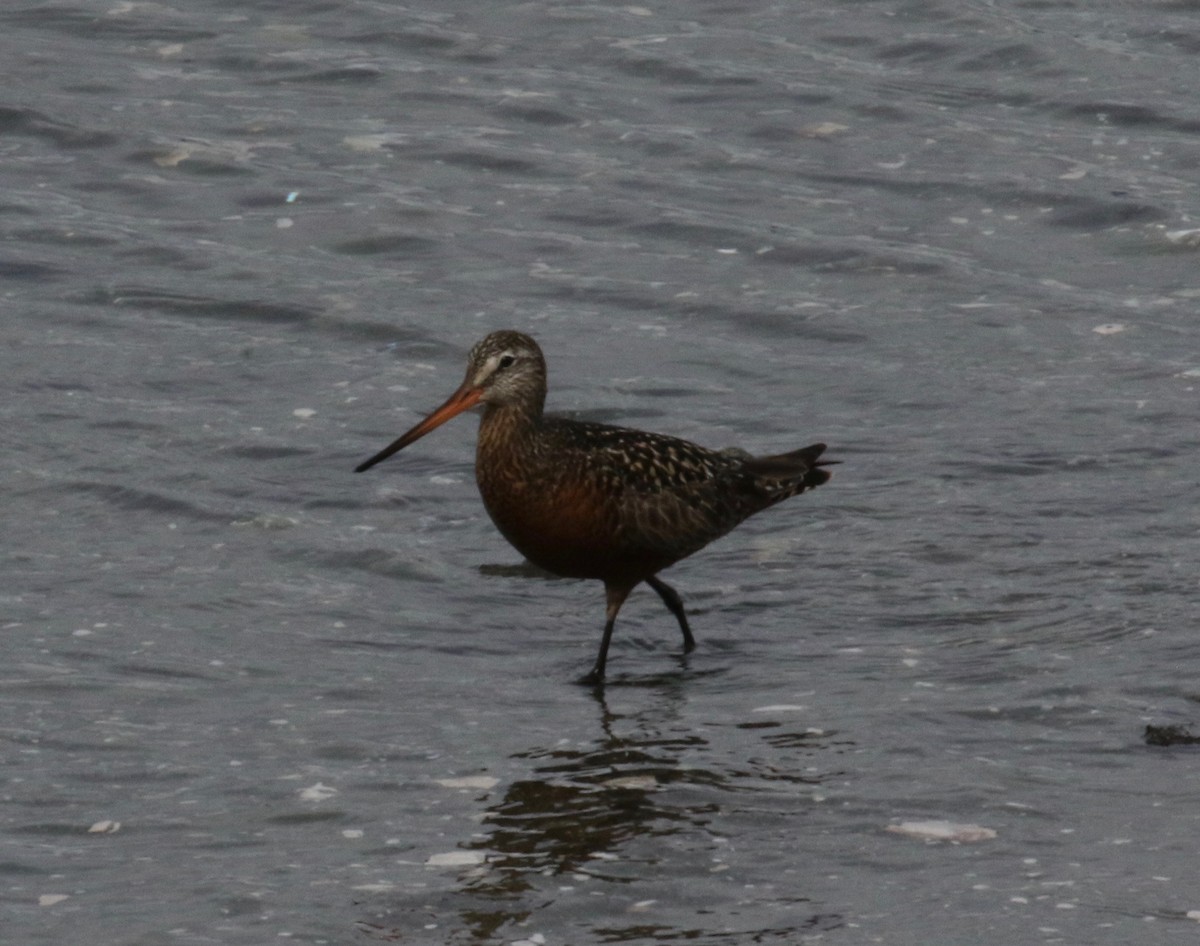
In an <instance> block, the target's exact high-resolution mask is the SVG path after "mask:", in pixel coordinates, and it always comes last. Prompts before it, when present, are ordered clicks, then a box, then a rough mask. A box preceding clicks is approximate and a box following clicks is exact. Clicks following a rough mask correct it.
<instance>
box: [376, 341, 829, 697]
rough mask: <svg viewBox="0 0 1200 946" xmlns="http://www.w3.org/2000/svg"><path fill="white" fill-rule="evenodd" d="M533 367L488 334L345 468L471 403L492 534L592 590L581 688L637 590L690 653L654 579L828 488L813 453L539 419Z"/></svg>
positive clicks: (678, 611)
mask: <svg viewBox="0 0 1200 946" xmlns="http://www.w3.org/2000/svg"><path fill="white" fill-rule="evenodd" d="M546 377H547V376H546V359H545V356H544V355H543V354H542V350H541V348H540V347H539V346H538V343H537V342H536V341H534V340H533V339H532V338H531V337H530V336H528V335H526V334H524V333H522V332H517V331H511V330H504V331H496V332H492V333H491V334H489V335H488V336H487V337H485V338H484V339H483V340H482V341H480V342H479V343H478V344H476V345H475V346H474V347H473V348H472V349H471V352H470V354H469V356H468V358H467V372H466V377H465V378H464V379H463V382H462V384H461V385H460V386H459V387H458V390H456V391H455V392H454V393H453V394H451V395H450V397H449V398H448V399H447V400H446V401H445V403H443V404H442V405H441V406H440V407H438V408H437V409H435V410H434V411H432V412H431V413H430V414H429V415H428V416H427V417H426V418H425V419H424V420H422V421H421V422H420V423H419V424H417V425H416V426H415V427H413V428H412V429H411V430H409V431H408V432H407V433H405V434H403V435H402V436H400V437H399V438H397V439H396V440H394V441H393V442H392V443H391V444H389V445H388V446H386V447H384V448H383V449H382V450H380V451H379V452H378V453H376V454H375V455H374V456H372V457H371V458H370V459H368V460H365V461H363V462H362V463H360V464H359V465H358V466H357V467H355V472H356V473H362V472H363V471H365V470H368V469H370V468H371V467H373V466H375V464H377V463H379V462H381V461H383V460H386V459H387V458H388V457H390V456H392V455H393V454H395V453H397V452H398V451H400V450H403V449H404V448H405V447H407V446H408V445H409V444H411V443H413V442H414V441H416V440H419V439H420V438H421V437H424V436H425V435H426V434H428V433H429V432H430V431H432V430H434V429H435V428H437V427H440V426H441V425H442V424H444V423H445V422H446V421H448V420H450V419H451V418H453V417H455V416H457V415H459V414H461V413H463V412H464V411H467V410H470V409H471V408H474V407H477V406H480V405H481V406H482V417H481V419H480V423H479V435H478V441H477V445H476V453H475V478H476V481H477V483H478V486H479V493H480V495H481V497H482V498H483V505H484V507H485V508H486V509H487V512H488V515H489V516H490V517H491V519H492V522H493V523H495V525H496V528H497V529H499V531H500V533H501V534H502V535H503V536H504V538H505V539H507V540H508V541H509V543H510V544H512V546H513V547H514V548H516V550H517V551H518V552H520V553H521V554H522V555H524V556H525V558H526V559H528V560H529V561H530V562H532V563H533V564H534V565H537V566H538V567H540V568H542V569H544V570H545V571H548V572H551V573H553V574H555V575H561V576H565V577H568V578H587V579H598V580H600V581H602V582H603V583H604V590H605V600H606V609H605V624H604V632H603V636H602V637H601V640H600V650H599V653H598V654H597V655H596V661H595V663H594V664H593V666H592V668H591V670H590V671H588V673H587V674H585V675H584V676H583V677H582V678H581V679H580V680H579V682H580V683H583V684H589V685H593V686H601V685H602V684H603V682H604V678H605V669H606V664H607V659H608V649H609V644H610V643H611V642H612V636H613V628H614V626H615V624H616V619H617V613H618V612H619V611H620V609H621V605H622V604H624V603H625V599H626V598H627V597H628V596H629V593H630V592H631V591H632V590H633V589H634V588H635V587H636V586H638V585H639V584H641V583H643V582H645V583H646V584H647V585H649V586H650V588H651V589H653V590H654V591H655V592H656V593H657V594H658V596H659V598H661V599H662V601H663V604H665V605H666V607H667V609H668V610H669V611H670V612H671V614H673V615H674V616H675V619H676V620H677V621H678V622H679V629H680V631H682V633H683V648H684V652H685V653H687V652H690V651H691V650H693V649H694V648H695V646H696V641H695V637H694V636H693V635H692V630H691V627H690V626H689V624H688V619H687V613H686V611H685V610H684V606H683V599H682V598H681V597H680V596H679V593H678V592H676V591H675V589H674V588H672V587H671V586H670V585H668V584H667V583H666V582H664V581H663V580H662V579H661V578H660V577H658V575H659V572H661V571H662V570H663V569H665V568H667V567H668V566H670V565H674V564H675V563H676V562H678V561H680V560H681V559H684V558H687V557H688V556H689V555H692V554H693V553H695V552H698V551H699V550H700V549H702V548H703V547H704V546H706V545H708V544H709V543H710V542H712V541H713V540H714V539H717V538H720V537H721V536H723V535H725V534H726V533H727V532H729V531H730V530H732V529H733V528H734V527H735V526H737V525H738V524H739V523H741V522H742V521H743V520H745V519H746V518H748V517H749V516H752V515H754V514H755V513H757V512H760V511H761V510H763V509H767V508H768V507H770V506H774V505H775V504H776V503H780V502H782V501H783V500H785V499H789V498H790V497H792V496H797V495H799V494H800V493H803V492H805V491H806V490H810V489H813V488H814V487H817V486H820V485H821V484H822V483H825V482H826V481H828V479H829V477H830V472H829V470H828V469H826V468H827V467H828V466H830V465H831V464H832V463H836V462H837V461H832V460H822V459H821V455H822V454H823V453H824V452H825V444H823V443H814V444H812V445H810V446H807V447H802V448H801V449H799V450H793V451H791V452H790V453H781V454H776V455H772V456H753V455H751V454H750V453H748V452H746V451H744V450H739V449H734V448H731V449H725V450H710V449H707V448H705V447H701V446H698V445H697V444H694V443H691V442H690V441H687V440H681V439H679V438H677V437H671V436H667V435H664V434H658V433H650V432H647V431H642V430H635V429H633V428H629V427H618V426H612V425H609V424H599V423H592V422H588V421H582V420H576V419H573V418H566V417H559V416H555V415H552V414H547V413H545V411H544V407H545V402H546V391H547V386H546Z"/></svg>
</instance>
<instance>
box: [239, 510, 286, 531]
mask: <svg viewBox="0 0 1200 946" xmlns="http://www.w3.org/2000/svg"><path fill="white" fill-rule="evenodd" d="M233 525H235V526H239V527H245V526H255V527H256V528H259V529H272V530H273V529H290V528H292V527H293V526H298V525H300V520H299V519H293V518H292V517H291V516H280V515H276V514H274V513H269V512H264V513H261V514H260V515H257V516H255V517H254V518H253V519H235V520H234V521H233Z"/></svg>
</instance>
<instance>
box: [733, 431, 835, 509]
mask: <svg viewBox="0 0 1200 946" xmlns="http://www.w3.org/2000/svg"><path fill="white" fill-rule="evenodd" d="M824 452H825V444H823V443H814V444H812V445H811V446H808V447H801V448H800V449H799V450H793V451H792V452H791V453H779V454H776V455H775V456H771V457H751V458H750V459H749V460H747V461H746V469H747V470H748V471H749V472H750V473H753V474H754V475H755V476H756V477H761V478H762V479H765V480H774V481H776V482H778V483H783V484H789V485H791V486H792V487H793V489H792V491H790V492H789V493H788V495H792V496H794V495H795V494H796V493H800V492H803V491H804V490H806V489H812V488H813V487H815V486H820V485H821V484H822V483H825V482H827V481H828V480H829V477H830V476H831V475H832V474H830V472H829V471H828V470H825V469H823V467H827V466H832V465H833V464H835V463H837V462H839V461H837V460H822V459H820V456H821V454H822V453H824Z"/></svg>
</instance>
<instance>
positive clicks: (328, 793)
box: [300, 782, 338, 801]
mask: <svg viewBox="0 0 1200 946" xmlns="http://www.w3.org/2000/svg"><path fill="white" fill-rule="evenodd" d="M337 793H338V791H337V789H336V788H330V787H329V786H328V785H322V784H321V783H320V782H317V784H316V785H310V786H308V788H302V789H300V800H301V801H324V800H325V799H326V798H332V797H333V796H334V795H336V794H337Z"/></svg>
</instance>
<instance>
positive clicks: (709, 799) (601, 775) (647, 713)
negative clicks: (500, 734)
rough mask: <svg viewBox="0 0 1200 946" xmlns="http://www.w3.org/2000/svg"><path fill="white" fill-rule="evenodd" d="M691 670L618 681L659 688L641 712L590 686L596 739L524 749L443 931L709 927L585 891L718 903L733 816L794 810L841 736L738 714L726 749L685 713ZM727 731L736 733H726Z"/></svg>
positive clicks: (666, 935)
mask: <svg viewBox="0 0 1200 946" xmlns="http://www.w3.org/2000/svg"><path fill="white" fill-rule="evenodd" d="M685 678H686V679H688V680H689V681H690V680H692V677H691V675H690V674H688V675H684V674H663V675H661V676H660V677H659V678H658V681H657V683H656V684H655V685H653V686H650V685H648V684H649V681H648V680H645V679H643V680H641V681H639V683H640V686H639V688H638V689H637V690H629V689H624V688H622V689H621V690H620V691H618V690H616V689H615V688H610V691H609V695H615V694H616V693H617V692H621V693H622V694H623V697H622V700H623V702H625V701H627V697H628V696H629V694H630V693H631V692H632V693H641V692H649V693H650V694H651V700H650V701H649V702H650V705H649V706H647V707H645V708H643V709H641V710H637V711H632V712H615V711H613V710H612V709H611V708H610V705H609V700H608V696H606V695H605V691H599V690H598V691H595V692H589V698H591V699H594V700H595V703H596V707H597V711H598V729H599V735H598V738H597V739H596V740H595V741H594V742H593V743H592V744H591V745H585V746H574V745H554V746H551V747H533V748H530V749H528V750H526V751H524V752H521V753H519V754H517V755H516V756H514V758H518V759H521V760H525V761H527V762H528V763H529V764H530V771H529V776H528V777H527V778H523V779H520V780H518V781H514V782H512V783H511V784H509V785H508V787H507V789H505V791H504V793H503V795H502V796H501V797H500V798H498V799H496V800H495V801H494V802H493V803H492V804H489V805H488V806H487V807H486V808H485V809H484V813H483V818H482V821H481V831H480V834H479V835H478V836H477V837H476V838H474V839H472V840H470V841H468V842H466V843H464V844H462V845H461V848H462V849H463V850H468V851H478V852H479V853H480V854H481V855H483V862H482V863H481V864H479V865H478V866H475V867H471V868H469V869H467V870H465V871H464V873H463V874H461V875H460V877H459V880H458V883H457V885H456V886H455V889H454V890H453V891H451V892H446V893H444V894H442V895H441V896H440V897H439V898H438V904H437V907H436V913H437V915H438V917H439V922H438V928H439V929H442V930H445V929H446V928H447V924H449V925H452V926H454V927H455V928H456V929H457V933H456V936H458V937H459V939H455V940H454V942H459V941H461V942H464V943H484V942H493V941H504V942H508V941H510V940H515V941H520V940H521V936H520V932H521V929H522V928H523V925H524V924H527V923H533V921H534V920H536V921H537V922H538V923H546V922H548V921H549V916H548V914H554V913H558V912H565V913H567V914H570V915H572V916H574V918H575V922H579V921H580V920H579V917H578V916H577V915H575V913H574V910H578V909H587V910H588V912H589V914H594V915H596V916H599V915H603V916H605V918H606V922H608V923H617V924H621V923H625V924H627V925H628V924H631V923H632V924H634V925H632V926H628V928H626V927H624V926H623V927H621V929H619V930H618V929H616V928H613V927H609V928H606V930H605V931H604V936H605V938H606V941H607V939H609V938H611V939H612V940H613V941H618V940H621V939H627V938H628V934H629V933H630V931H631V930H633V929H634V928H635V927H636V929H637V930H640V933H639V936H644V938H645V939H647V940H649V941H655V940H656V939H662V940H663V941H664V942H665V941H668V940H675V939H678V938H681V937H682V938H693V937H695V936H696V935H699V934H701V933H702V932H703V931H699V930H687V929H681V928H677V927H669V928H662V929H658V928H657V927H654V928H653V929H652V928H651V927H643V926H640V925H637V924H636V920H637V919H638V918H637V917H636V916H635V915H627V909H626V906H627V905H626V906H622V907H619V908H616V909H609V908H601V909H599V910H598V911H597V909H596V904H597V901H594V900H592V899H590V897H589V899H588V900H583V899H582V897H583V896H584V895H585V894H587V895H591V894H604V895H608V896H612V895H617V896H619V897H621V898H622V901H626V900H628V901H630V902H634V903H636V902H638V901H642V900H644V899H646V898H648V897H649V898H654V897H656V896H657V897H658V898H660V899H663V900H666V899H674V898H679V900H680V902H679V903H678V904H677V906H678V908H683V909H688V907H689V905H691V907H692V908H693V912H694V913H695V914H696V915H697V916H700V915H703V914H705V913H708V912H710V907H711V902H709V901H708V900H707V899H706V898H707V897H710V896H711V893H712V888H711V886H710V884H709V881H708V878H709V877H711V876H712V875H713V873H714V872H715V871H718V870H720V869H721V868H720V866H719V865H715V866H714V860H713V854H712V852H713V851H714V850H716V849H718V848H719V847H720V844H721V843H722V842H723V841H724V840H725V838H724V837H723V832H722V826H723V825H724V826H727V825H728V822H729V819H730V818H736V817H760V818H761V817H763V815H762V814H760V812H766V814H765V817H771V816H772V813H771V812H770V810H769V806H770V804H771V802H772V801H775V802H781V801H782V802H785V803H786V805H787V807H788V811H787V816H788V817H789V818H791V817H793V816H794V814H795V812H796V810H797V808H798V802H800V801H802V799H803V787H804V786H817V785H819V784H821V783H822V782H823V781H825V780H826V779H829V778H831V777H834V776H835V775H837V774H840V773H837V772H826V773H823V774H820V775H814V774H813V773H812V766H811V765H810V764H809V763H810V762H811V759H812V757H820V756H821V755H822V754H824V753H826V752H827V751H828V750H829V748H830V747H831V745H834V744H835V737H834V734H832V733H812V732H810V731H807V730H803V729H800V730H794V729H792V728H790V727H789V726H788V725H787V724H785V723H782V722H779V721H776V720H771V719H764V720H759V719H756V720H754V721H753V722H747V723H742V724H740V725H739V724H737V723H731V724H729V725H730V727H736V728H738V729H741V730H744V732H742V733H738V734H737V735H736V736H735V737H734V739H735V741H736V744H737V745H738V746H739V747H741V746H742V745H743V744H744V746H745V749H746V750H747V751H746V753H745V754H741V753H740V752H739V754H738V757H737V758H735V759H732V760H731V759H729V758H728V752H729V749H728V746H727V744H726V745H724V746H723V747H718V748H716V749H714V747H713V745H712V744H711V741H710V739H709V738H708V736H706V735H705V733H706V732H708V731H709V727H706V728H705V730H703V731H698V730H697V729H696V727H695V726H694V725H690V724H689V723H688V722H687V721H686V720H685V719H684V718H683V715H684V714H683V713H682V710H683V709H684V705H685V702H686V694H687V692H688V687H685V686H683V685H682V684H683V680H684V679H685ZM721 728H724V727H721ZM721 738H722V741H723V743H727V742H728V739H729V734H728V733H725V735H723V736H722V737H721ZM797 755H799V756H801V757H803V761H804V764H798V762H799V760H798V759H797V758H796V756H797ZM801 771H802V772H803V774H800V772H801ZM781 783H783V784H781ZM798 788H799V789H801V790H800V791H797V789H798ZM734 799H738V800H737V801H734ZM665 865H670V866H669V867H667V866H665ZM664 888H665V889H664ZM655 891H656V892H657V893H655ZM797 901H799V902H801V903H803V898H802V897H799V898H797ZM589 904H591V905H592V906H590V907H589V906H588V905H589ZM572 905H574V907H572ZM427 908H428V905H427ZM448 914H449V915H451V916H453V919H451V918H450V916H448ZM643 919H648V917H645V918H643ZM589 922H590V921H589ZM840 922H841V920H840V918H839V917H829V916H820V915H813V914H809V913H805V914H803V915H801V914H799V913H798V914H797V917H796V922H795V923H794V924H791V925H789V926H788V927H787V929H786V930H778V931H776V930H757V931H743V932H750V933H753V934H754V935H756V936H758V937H759V939H760V940H766V939H772V938H775V935H776V934H777V933H778V934H779V936H780V938H782V939H786V938H787V937H788V936H793V935H795V934H796V933H797V932H798V931H801V930H806V931H810V932H811V931H812V930H813V929H814V928H821V929H825V928H833V927H834V926H837V925H840ZM814 924H816V926H814ZM826 924H828V925H826ZM383 928H384V927H383V926H379V927H378V929H383ZM527 928H528V929H534V928H535V926H529V927H527ZM654 930H657V932H654ZM591 932H592V934H593V935H599V934H600V932H601V931H600V930H599V929H598V928H593V929H592V930H591ZM784 934H786V935H784ZM376 935H379V934H378V933H377V934H376ZM704 941H705V942H708V941H709V940H707V939H705V940H704ZM716 941H719V942H723V941H724V940H716ZM535 942H536V940H535Z"/></svg>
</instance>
